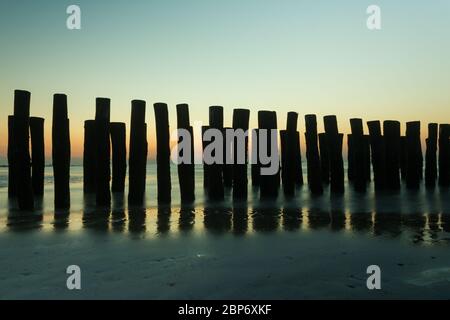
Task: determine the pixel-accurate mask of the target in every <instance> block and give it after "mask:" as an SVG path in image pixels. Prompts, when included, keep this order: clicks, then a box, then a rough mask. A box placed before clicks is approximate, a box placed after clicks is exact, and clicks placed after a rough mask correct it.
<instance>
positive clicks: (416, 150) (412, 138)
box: [406, 121, 423, 189]
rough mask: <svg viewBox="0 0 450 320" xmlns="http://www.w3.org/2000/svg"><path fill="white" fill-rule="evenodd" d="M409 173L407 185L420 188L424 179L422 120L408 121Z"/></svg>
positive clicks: (407, 174)
mask: <svg viewBox="0 0 450 320" xmlns="http://www.w3.org/2000/svg"><path fill="white" fill-rule="evenodd" d="M406 150H407V157H406V158H407V169H406V171H407V173H406V185H407V187H408V188H411V189H418V188H419V186H420V181H421V179H422V172H423V171H422V170H423V156H422V145H421V142H420V121H412V122H407V123H406Z"/></svg>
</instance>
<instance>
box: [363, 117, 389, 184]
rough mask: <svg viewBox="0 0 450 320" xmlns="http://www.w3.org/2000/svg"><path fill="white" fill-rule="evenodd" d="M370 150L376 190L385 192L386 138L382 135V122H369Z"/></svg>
mask: <svg viewBox="0 0 450 320" xmlns="http://www.w3.org/2000/svg"><path fill="white" fill-rule="evenodd" d="M367 127H368V128H369V137H370V149H371V155H372V167H373V176H374V183H375V190H383V189H384V188H385V186H386V153H385V152H386V151H385V145H384V137H383V136H382V135H381V124H380V121H378V120H375V121H368V122H367Z"/></svg>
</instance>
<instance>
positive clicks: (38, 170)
mask: <svg viewBox="0 0 450 320" xmlns="http://www.w3.org/2000/svg"><path fill="white" fill-rule="evenodd" d="M30 133H31V180H32V185H33V194H34V195H35V196H39V197H42V196H43V195H44V171H45V146H44V119H43V118H36V117H31V118H30Z"/></svg>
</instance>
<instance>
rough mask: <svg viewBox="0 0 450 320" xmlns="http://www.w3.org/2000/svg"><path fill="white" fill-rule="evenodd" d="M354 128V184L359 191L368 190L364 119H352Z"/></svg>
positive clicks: (352, 136)
mask: <svg viewBox="0 0 450 320" xmlns="http://www.w3.org/2000/svg"><path fill="white" fill-rule="evenodd" d="M350 126H351V130H352V134H351V140H352V148H353V151H352V160H353V177H352V178H353V181H352V182H353V186H354V187H355V190H356V191H358V192H365V191H366V181H367V177H366V173H365V164H364V160H365V158H364V129H363V121H362V119H356V118H354V119H350Z"/></svg>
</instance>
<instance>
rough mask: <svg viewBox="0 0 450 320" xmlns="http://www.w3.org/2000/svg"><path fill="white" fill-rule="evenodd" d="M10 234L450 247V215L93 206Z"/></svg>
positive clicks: (30, 220) (19, 217)
mask: <svg viewBox="0 0 450 320" xmlns="http://www.w3.org/2000/svg"><path fill="white" fill-rule="evenodd" d="M4 229H5V230H9V231H13V232H25V231H29V230H42V229H44V230H45V231H51V232H61V231H72V232H76V231H81V230H93V231H96V232H114V233H129V234H137V235H146V234H147V235H148V237H152V236H157V237H163V236H186V235H190V234H202V233H205V232H206V233H210V234H212V235H224V234H233V235H235V236H239V237H242V236H251V235H252V234H254V233H276V232H311V231H315V230H329V231H330V232H342V233H346V234H351V233H355V234H356V233H357V234H366V235H368V236H374V237H378V236H384V237H386V238H390V239H407V240H408V241H409V242H411V243H414V244H418V243H424V244H434V245H437V244H442V245H449V244H450V215H449V214H442V213H425V214H418V213H412V214H399V213H396V212H391V213H385V212H382V213H371V212H355V213H350V212H343V211H336V210H332V211H328V212H326V211H320V210H311V209H307V210H305V209H301V208H292V207H285V208H281V209H280V208H270V207H267V206H264V207H251V208H249V207H246V206H232V207H219V206H206V207H204V208H203V207H181V208H180V207H177V208H173V207H170V206H164V207H159V208H156V209H145V208H129V209H125V208H123V206H118V207H117V208H115V207H113V208H111V209H107V208H105V209H98V208H97V209H94V208H92V207H87V208H86V209H85V210H84V211H83V212H82V213H81V214H80V213H69V212H57V213H55V214H54V215H53V217H48V218H46V219H44V215H43V214H42V213H27V214H25V213H20V214H18V213H17V212H14V211H11V212H10V214H8V218H7V223H6V225H5V227H4Z"/></svg>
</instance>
